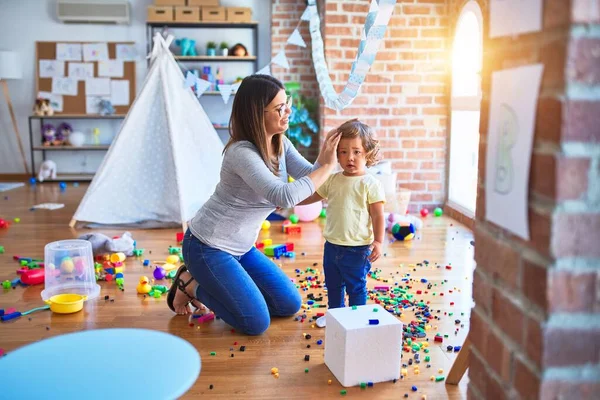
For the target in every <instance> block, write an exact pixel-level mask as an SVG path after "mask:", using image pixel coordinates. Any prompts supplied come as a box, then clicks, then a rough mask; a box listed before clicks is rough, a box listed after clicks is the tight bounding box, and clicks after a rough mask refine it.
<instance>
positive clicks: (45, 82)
mask: <svg viewBox="0 0 600 400" xmlns="http://www.w3.org/2000/svg"><path fill="white" fill-rule="evenodd" d="M57 43H69V44H82V45H83V44H86V43H106V44H107V47H108V58H109V60H115V59H116V52H117V50H116V46H117V45H118V44H127V45H133V44H135V43H134V42H73V41H60V42H36V57H35V71H36V74H35V75H36V80H35V89H36V91H35V96H36V97H37V95H38V93H39V92H51V91H52V78H41V77H40V71H39V66H40V60H56V45H57ZM70 62H71V61H65V62H64V64H65V71H64V76H65V77H67V76H68V71H69V63H70ZM72 62H77V63H90V64H94V77H95V78H98V77H100V76H99V74H98V62H97V61H83V60H80V61H72ZM111 79H113V80H125V81H127V82H128V83H129V104H128V105H117V106H114V108H115V114H123V115H124V114H127V112H128V111H129V107H131V105H132V104H133V100H134V99H135V95H136V91H135V61H124V62H123V76H122V77H115V78H111ZM54 114H56V115H90V114H88V113H86V92H85V81H83V80H80V81H78V82H77V94H76V95H75V96H69V95H63V109H62V111H60V112H59V111H55V112H54Z"/></svg>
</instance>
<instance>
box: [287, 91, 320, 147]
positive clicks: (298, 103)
mask: <svg viewBox="0 0 600 400" xmlns="http://www.w3.org/2000/svg"><path fill="white" fill-rule="evenodd" d="M284 86H285V89H286V92H287V93H288V94H289V95H290V96H292V113H291V114H290V117H289V121H290V126H289V129H288V132H287V135H288V137H289V139H290V141H291V142H292V143H293V144H294V146H298V145H301V146H304V147H310V145H311V144H312V140H313V136H314V135H317V134H318V133H319V124H317V122H315V121H316V120H317V112H318V109H319V102H318V101H317V100H316V99H307V98H306V97H304V96H303V95H302V94H301V93H300V84H299V83H298V82H288V83H286V84H284Z"/></svg>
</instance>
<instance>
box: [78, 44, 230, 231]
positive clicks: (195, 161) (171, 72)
mask: <svg viewBox="0 0 600 400" xmlns="http://www.w3.org/2000/svg"><path fill="white" fill-rule="evenodd" d="M171 41H172V37H169V38H167V40H165V39H163V37H162V36H161V35H160V34H158V33H157V35H156V36H155V37H154V47H153V50H152V55H151V67H150V71H149V72H148V75H147V77H146V79H145V81H144V84H143V86H142V90H141V91H140V93H139V95H138V96H137V98H136V99H135V101H134V103H133V105H132V107H131V109H130V110H129V113H128V114H127V116H126V118H125V120H124V122H123V124H122V126H121V129H120V131H119V133H118V135H117V136H116V138H115V139H114V141H113V143H112V145H111V146H110V149H109V150H108V153H107V154H106V157H105V158H104V160H103V162H102V164H101V166H100V168H99V169H98V172H97V173H96V175H95V176H94V179H93V180H92V182H91V184H90V186H89V188H88V190H87V192H86V193H85V196H84V197H83V199H82V200H81V203H80V204H79V207H78V208H77V211H76V212H75V215H74V216H73V219H72V221H71V224H70V225H71V226H74V225H75V224H76V223H77V222H78V221H86V222H91V223H95V224H106V225H138V226H152V227H159V226H172V225H175V224H181V223H183V224H184V226H185V223H186V221H189V220H190V219H191V218H192V217H193V216H194V214H195V213H196V211H198V209H199V208H200V207H201V206H202V205H203V204H204V203H205V202H206V200H208V198H209V196H210V195H211V194H212V193H213V191H214V188H215V186H216V184H217V182H218V181H219V176H220V170H221V161H222V155H221V153H222V151H223V143H222V142H221V139H220V138H219V136H218V134H217V132H216V131H215V129H214V127H213V125H212V123H211V121H210V120H209V118H208V116H207V115H206V112H205V111H204V109H203V108H202V106H201V105H200V102H199V101H198V99H196V97H195V95H194V93H193V91H192V90H191V88H189V87H185V84H184V83H185V78H184V76H183V73H182V72H181V69H180V68H179V66H178V65H177V62H176V61H175V59H174V58H173V55H172V54H171V52H170V51H169V44H170V43H171Z"/></svg>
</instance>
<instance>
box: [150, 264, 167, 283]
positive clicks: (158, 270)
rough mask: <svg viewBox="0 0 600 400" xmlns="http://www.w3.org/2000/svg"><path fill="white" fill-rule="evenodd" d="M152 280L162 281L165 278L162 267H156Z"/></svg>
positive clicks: (165, 272) (165, 274) (165, 273)
mask: <svg viewBox="0 0 600 400" xmlns="http://www.w3.org/2000/svg"><path fill="white" fill-rule="evenodd" d="M153 275H154V279H156V280H161V279H164V278H165V276H167V271H165V269H164V268H163V267H156V268H155V269H154V273H153Z"/></svg>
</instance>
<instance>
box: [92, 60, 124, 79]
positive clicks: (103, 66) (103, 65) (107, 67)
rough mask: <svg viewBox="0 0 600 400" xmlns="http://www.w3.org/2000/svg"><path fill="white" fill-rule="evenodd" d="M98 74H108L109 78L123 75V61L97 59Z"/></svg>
mask: <svg viewBox="0 0 600 400" xmlns="http://www.w3.org/2000/svg"><path fill="white" fill-rule="evenodd" d="M98 76H108V77H111V78H122V77H123V61H121V60H106V61H98Z"/></svg>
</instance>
